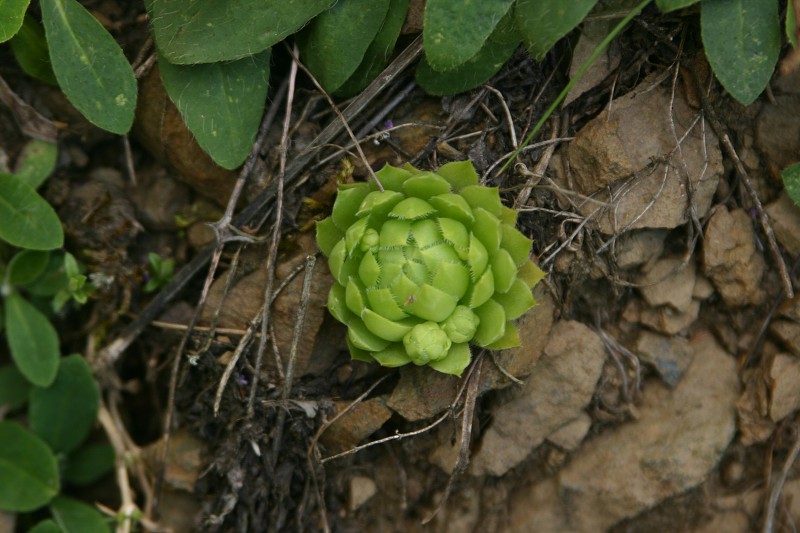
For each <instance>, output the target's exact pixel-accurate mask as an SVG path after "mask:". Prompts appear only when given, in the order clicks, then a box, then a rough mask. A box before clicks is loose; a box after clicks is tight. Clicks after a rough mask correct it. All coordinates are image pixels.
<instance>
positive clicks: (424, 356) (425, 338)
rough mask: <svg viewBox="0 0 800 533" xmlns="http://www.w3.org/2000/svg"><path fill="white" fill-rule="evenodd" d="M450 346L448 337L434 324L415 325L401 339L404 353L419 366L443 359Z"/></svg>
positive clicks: (450, 342)
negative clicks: (404, 349)
mask: <svg viewBox="0 0 800 533" xmlns="http://www.w3.org/2000/svg"><path fill="white" fill-rule="evenodd" d="M452 344H453V343H452V341H451V340H450V337H448V336H447V334H446V333H445V332H444V331H443V330H442V328H440V327H439V324H436V323H435V322H423V323H422V324H417V325H416V326H414V327H413V328H411V331H409V332H408V333H407V334H406V336H405V337H403V346H405V348H406V353H408V356H409V357H410V358H411V361H412V362H413V363H414V364H415V365H419V366H422V365H427V364H428V363H430V362H431V361H438V360H439V359H444V358H445V357H446V356H447V353H448V352H449V351H450V346H452Z"/></svg>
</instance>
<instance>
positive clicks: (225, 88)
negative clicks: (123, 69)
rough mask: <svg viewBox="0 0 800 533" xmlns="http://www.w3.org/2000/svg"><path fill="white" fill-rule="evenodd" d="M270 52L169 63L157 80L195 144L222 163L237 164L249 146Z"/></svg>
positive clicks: (226, 165) (163, 64)
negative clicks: (233, 58) (216, 60)
mask: <svg viewBox="0 0 800 533" xmlns="http://www.w3.org/2000/svg"><path fill="white" fill-rule="evenodd" d="M269 59H270V51H269V50H267V51H265V52H262V53H260V54H258V55H255V56H252V57H248V58H245V59H240V60H239V61H232V62H228V63H210V64H205V65H188V66H185V65H173V64H172V63H169V62H168V61H167V60H166V59H164V58H160V60H159V70H160V71H161V80H162V81H163V82H164V87H165V88H166V89H167V94H169V97H170V99H172V101H173V102H174V103H175V105H176V106H177V107H178V110H179V111H180V112H181V116H182V117H183V120H184V122H186V126H187V127H188V128H189V130H190V131H191V132H192V133H193V134H194V136H195V138H196V139H197V143H198V144H199V145H200V146H201V147H202V148H203V150H205V151H206V152H207V153H208V155H210V156H211V158H212V159H213V160H214V161H215V162H216V163H217V164H218V165H220V166H221V167H224V168H229V169H232V168H236V167H238V166H239V165H241V164H242V163H243V162H244V160H245V159H247V156H248V155H249V154H250V150H251V149H252V145H253V140H254V139H255V136H256V133H258V127H259V124H260V123H261V115H262V114H263V112H264V104H265V102H266V98H267V89H269Z"/></svg>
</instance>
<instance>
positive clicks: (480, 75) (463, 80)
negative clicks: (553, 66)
mask: <svg viewBox="0 0 800 533" xmlns="http://www.w3.org/2000/svg"><path fill="white" fill-rule="evenodd" d="M519 41H520V38H519V34H518V33H517V31H516V29H515V28H514V24H513V20H512V18H511V17H509V16H506V17H505V18H504V19H503V21H502V22H501V23H500V24H498V25H497V29H496V30H495V32H494V33H493V34H492V35H491V36H490V37H489V39H488V40H487V41H486V45H485V46H484V47H483V48H481V51H480V52H478V54H477V55H476V56H475V57H473V58H472V59H470V60H469V61H467V62H466V63H465V64H463V65H461V66H460V67H458V68H455V69H453V70H449V71H447V72H437V71H435V70H433V69H432V68H431V67H430V65H428V63H427V61H425V60H423V61H422V62H420V64H419V66H418V67H417V75H416V76H417V83H419V84H420V86H421V87H422V88H423V89H425V90H426V91H427V92H428V93H430V94H433V95H437V96H442V95H446V94H456V93H460V92H464V91H468V90H469V89H472V88H475V87H477V86H478V85H480V84H481V83H484V82H485V81H487V80H488V79H489V78H491V77H492V76H494V75H495V74H496V73H497V71H499V70H500V68H501V67H502V66H503V65H504V64H505V63H506V61H508V58H510V57H511V54H513V53H514V50H516V49H517V46H519Z"/></svg>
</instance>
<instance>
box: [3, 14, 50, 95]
mask: <svg viewBox="0 0 800 533" xmlns="http://www.w3.org/2000/svg"><path fill="white" fill-rule="evenodd" d="M11 50H12V51H13V52H14V57H15V58H16V59H17V63H19V66H20V67H22V70H24V71H25V74H27V75H28V76H33V77H34V78H36V79H38V80H41V81H43V82H45V83H49V84H50V85H57V84H58V82H57V81H56V75H55V74H53V67H52V65H50V52H49V51H48V50H47V40H45V38H44V29H43V28H42V25H41V24H39V22H38V21H37V20H36V19H35V18H33V17H32V16H30V15H29V14H26V15H25V21H24V22H23V23H22V27H21V28H20V29H19V31H18V32H17V34H16V35H15V36H14V38H13V39H11Z"/></svg>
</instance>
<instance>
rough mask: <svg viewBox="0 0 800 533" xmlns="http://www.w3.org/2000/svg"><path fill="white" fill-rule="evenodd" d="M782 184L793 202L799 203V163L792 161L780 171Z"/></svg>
mask: <svg viewBox="0 0 800 533" xmlns="http://www.w3.org/2000/svg"><path fill="white" fill-rule="evenodd" d="M781 178H783V186H784V187H786V193H787V194H788V195H789V198H791V199H792V200H794V203H795V204H797V205H800V163H793V164H791V165H789V166H788V167H786V168H784V169H783V171H782V172H781Z"/></svg>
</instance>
